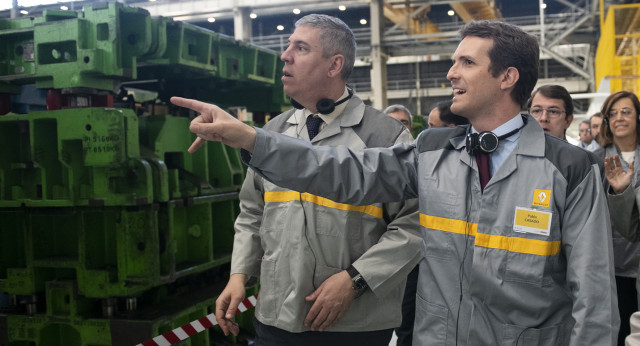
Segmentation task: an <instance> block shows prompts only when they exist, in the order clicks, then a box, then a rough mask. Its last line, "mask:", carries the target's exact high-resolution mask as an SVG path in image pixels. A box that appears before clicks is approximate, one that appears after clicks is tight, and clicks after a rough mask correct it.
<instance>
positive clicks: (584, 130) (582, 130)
mask: <svg viewBox="0 0 640 346" xmlns="http://www.w3.org/2000/svg"><path fill="white" fill-rule="evenodd" d="M579 131H580V132H591V129H580V130H579Z"/></svg>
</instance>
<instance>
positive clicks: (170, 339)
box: [136, 294, 258, 346]
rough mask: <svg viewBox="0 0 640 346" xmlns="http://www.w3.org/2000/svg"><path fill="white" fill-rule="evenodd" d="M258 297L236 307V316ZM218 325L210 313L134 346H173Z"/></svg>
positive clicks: (251, 304)
mask: <svg viewBox="0 0 640 346" xmlns="http://www.w3.org/2000/svg"><path fill="white" fill-rule="evenodd" d="M257 300H258V295H257V294H254V295H252V296H251V297H248V298H246V299H245V300H243V301H242V302H241V303H240V304H239V305H238V310H236V315H237V314H240V313H243V312H245V311H247V310H249V309H251V308H253V307H255V306H256V302H257ZM217 324H218V321H217V320H216V315H215V314H213V313H211V314H208V315H207V316H204V317H201V318H199V319H197V320H193V321H191V322H189V323H187V324H185V325H184V326H182V327H178V328H176V329H174V330H172V331H169V332H166V333H164V334H162V335H158V336H156V337H155V338H153V339H150V340H147V341H145V342H143V343H141V344H137V345H136V346H169V345H175V344H177V343H179V342H180V341H182V340H185V339H187V338H189V337H192V336H194V335H196V334H198V333H200V332H202V331H204V330H206V329H209V328H211V327H213V326H215V325H217Z"/></svg>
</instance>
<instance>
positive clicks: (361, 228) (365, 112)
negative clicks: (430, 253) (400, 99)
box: [231, 96, 421, 332]
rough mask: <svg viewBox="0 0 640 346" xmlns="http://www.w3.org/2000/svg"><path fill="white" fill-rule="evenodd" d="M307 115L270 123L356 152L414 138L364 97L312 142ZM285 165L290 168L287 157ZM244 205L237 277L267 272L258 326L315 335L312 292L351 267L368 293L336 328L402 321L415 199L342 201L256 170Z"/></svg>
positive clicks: (415, 247) (415, 231)
mask: <svg viewBox="0 0 640 346" xmlns="http://www.w3.org/2000/svg"><path fill="white" fill-rule="evenodd" d="M301 113H302V112H301V111H299V112H298V113H294V110H290V111H287V112H285V113H283V114H281V115H279V116H277V117H276V118H274V119H273V120H271V121H270V122H269V123H267V125H266V126H265V128H266V129H269V130H273V131H275V132H280V133H283V134H285V135H287V136H291V137H299V138H302V139H304V140H306V141H307V143H308V144H309V145H331V146H336V145H342V146H344V147H345V148H349V149H351V150H354V151H357V150H360V149H364V148H367V147H387V146H392V145H394V144H397V143H411V142H412V141H413V138H412V137H411V134H410V133H409V132H408V131H407V130H406V129H405V128H404V126H403V125H402V124H401V123H400V122H398V121H397V120H395V119H393V118H391V117H389V116H387V115H385V114H384V113H382V112H380V111H379V110H376V109H373V108H371V107H368V106H365V104H364V103H363V102H362V101H361V100H360V99H359V98H358V97H356V96H354V97H353V98H352V99H351V100H350V101H349V103H348V104H347V106H346V107H345V109H344V111H343V112H342V114H340V115H338V116H337V117H336V118H335V119H334V120H333V121H332V122H331V123H330V124H327V125H326V127H325V128H324V129H322V131H320V133H319V134H318V135H317V136H316V137H315V138H314V139H313V141H311V142H308V135H307V132H306V130H307V129H306V127H305V126H304V124H305V120H306V119H305V118H304V117H303V116H301ZM274 163H276V162H275V161H274ZM282 164H283V166H282V167H283V168H286V167H287V166H286V161H283V162H282ZM287 169H288V168H287ZM325 188H326V189H331V188H333V187H332V186H325ZM321 190H322V189H321ZM298 191H300V190H298ZM240 208H241V213H240V215H239V216H238V218H237V220H236V224H235V231H236V233H235V238H234V245H233V255H232V261H231V273H232V274H233V273H244V274H247V275H249V276H259V277H260V293H259V295H258V304H257V307H256V318H257V319H258V320H259V321H260V322H262V323H264V324H267V325H270V326H274V327H277V328H281V329H284V330H287V331H290V332H302V331H307V330H308V328H307V327H305V326H304V325H303V322H304V319H305V317H306V315H307V314H308V312H309V310H310V308H311V306H312V303H310V302H307V301H305V297H306V296H307V295H309V294H311V293H312V292H313V291H314V290H316V289H317V288H318V287H319V286H320V285H321V284H322V283H323V282H324V281H325V280H326V279H327V278H329V277H330V276H331V275H333V274H336V273H338V272H340V271H342V270H344V269H346V268H347V267H348V266H349V265H352V264H353V266H354V267H355V268H356V269H357V270H358V271H359V272H360V273H361V274H362V276H363V277H364V278H365V280H366V281H367V283H368V285H369V287H370V289H368V290H367V291H366V292H365V293H364V294H363V295H362V296H360V297H359V298H357V299H355V300H354V302H353V303H352V305H351V307H350V308H349V310H348V311H347V313H346V315H345V316H344V317H343V318H342V319H341V320H340V322H338V323H337V324H336V325H335V326H333V327H332V328H330V329H328V331H340V332H353V331H372V330H382V329H389V328H394V327H397V326H399V325H400V322H401V302H402V296H403V292H404V286H405V282H406V277H407V274H408V273H409V271H410V270H411V269H412V268H413V267H414V266H415V265H416V264H417V263H418V261H419V259H420V243H421V241H420V227H419V224H418V223H419V220H418V203H417V200H413V201H408V202H407V203H402V202H394V203H388V204H381V203H370V204H366V205H349V204H343V203H336V202H334V201H331V200H329V199H326V198H322V197H319V196H317V195H312V194H308V193H302V194H301V193H299V192H296V191H292V190H289V189H285V188H282V187H279V186H277V185H274V184H272V183H270V182H268V181H266V180H265V179H264V178H262V177H261V176H259V175H256V174H255V173H254V171H253V170H251V169H249V171H248V172H247V177H246V179H245V181H244V184H243V186H242V190H241V192H240Z"/></svg>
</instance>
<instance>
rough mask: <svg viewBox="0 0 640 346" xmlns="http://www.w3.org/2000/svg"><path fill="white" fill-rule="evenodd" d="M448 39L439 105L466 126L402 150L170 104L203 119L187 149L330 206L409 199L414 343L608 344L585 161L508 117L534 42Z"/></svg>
mask: <svg viewBox="0 0 640 346" xmlns="http://www.w3.org/2000/svg"><path fill="white" fill-rule="evenodd" d="M461 37H462V41H461V42H460V44H459V45H458V48H457V49H456V51H455V53H454V55H453V65H452V67H451V69H450V70H449V73H448V74H447V78H448V79H449V80H450V81H451V85H452V88H453V93H454V97H453V105H452V106H451V110H452V111H453V112H455V113H456V114H458V115H460V116H464V117H465V118H467V119H469V121H470V123H471V126H468V127H455V128H436V129H429V130H426V131H425V132H423V133H422V134H421V135H420V136H419V137H418V139H417V140H416V141H415V143H414V144H413V145H397V146H394V147H392V148H386V149H367V150H363V151H360V152H357V153H354V152H352V151H349V150H347V149H345V148H340V147H314V146H311V145H308V144H306V143H304V142H300V141H296V140H294V139H291V138H288V137H284V136H280V135H277V134H274V133H272V132H270V131H264V130H261V129H253V128H250V127H247V126H244V124H241V123H239V122H237V121H235V120H234V119H233V118H231V117H230V116H228V115H227V114H226V113H224V112H221V111H220V110H219V109H218V108H217V107H215V106H210V105H206V104H203V103H199V102H197V101H193V100H185V99H177V98H175V99H172V100H173V102H174V103H176V104H177V105H181V106H186V107H189V108H192V109H195V110H198V111H200V112H201V113H202V114H201V115H200V117H199V118H197V119H195V120H194V121H193V122H192V124H191V126H190V130H191V131H193V132H195V133H196V134H198V136H199V139H197V140H196V142H194V144H193V146H192V147H191V148H190V150H191V151H193V150H195V149H197V148H198V147H199V146H200V145H201V144H202V142H203V141H204V140H219V141H222V142H224V143H226V144H228V145H231V146H235V147H241V148H244V149H245V150H247V151H250V152H252V153H253V156H251V157H249V156H248V155H245V160H249V164H250V165H251V166H252V167H254V169H256V170H257V172H259V174H261V175H263V176H265V177H267V178H268V179H269V180H271V181H273V182H275V183H278V184H285V185H286V186H288V187H289V188H294V189H298V190H305V191H307V192H309V193H316V194H320V193H322V194H323V195H324V196H325V197H327V198H331V199H333V200H336V201H340V202H342V203H357V204H362V203H371V202H373V201H377V202H379V201H398V200H402V199H405V198H415V197H418V198H419V200H420V224H421V226H422V236H423V251H422V255H423V257H422V260H421V262H420V277H419V282H418V293H417V297H416V323H415V328H414V344H416V345H430V346H431V345H538V346H541V345H549V346H551V345H553V346H556V345H572V346H578V345H612V344H614V343H615V339H616V336H617V330H618V327H619V324H620V321H619V318H618V313H617V306H616V303H617V302H616V295H615V284H614V279H613V256H612V251H611V226H610V224H609V217H608V212H607V206H606V201H605V195H604V191H603V187H602V183H601V178H600V173H599V169H598V166H597V164H596V163H595V162H593V160H592V159H591V156H589V155H588V153H587V152H586V151H584V150H582V149H580V148H577V147H575V146H573V145H571V144H568V143H566V142H564V141H562V140H559V139H557V138H555V137H553V136H549V135H545V134H544V132H543V130H542V128H541V127H540V126H539V125H538V123H537V122H536V121H535V120H534V119H533V118H532V117H530V116H527V115H525V114H520V110H521V109H522V106H523V105H524V104H525V102H526V100H527V98H528V97H529V95H530V93H531V91H532V90H533V87H534V85H535V84H536V81H537V77H538V56H539V48H538V44H537V41H536V39H535V38H534V37H532V36H531V35H529V34H527V33H525V32H524V31H522V30H521V29H520V28H518V27H515V26H513V25H510V24H507V23H503V22H493V21H478V22H471V23H469V24H467V25H466V26H465V27H464V28H463V29H462V30H461ZM245 154H246V152H245ZM328 186H329V187H330V188H327V187H328Z"/></svg>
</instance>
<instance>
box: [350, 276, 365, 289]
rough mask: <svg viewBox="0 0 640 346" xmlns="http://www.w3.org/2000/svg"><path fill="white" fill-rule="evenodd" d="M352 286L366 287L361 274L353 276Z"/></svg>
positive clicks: (356, 287) (357, 287)
mask: <svg viewBox="0 0 640 346" xmlns="http://www.w3.org/2000/svg"><path fill="white" fill-rule="evenodd" d="M353 288H355V289H356V290H362V289H365V288H367V282H366V281H364V278H363V277H362V276H361V275H358V276H357V277H355V278H353Z"/></svg>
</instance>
